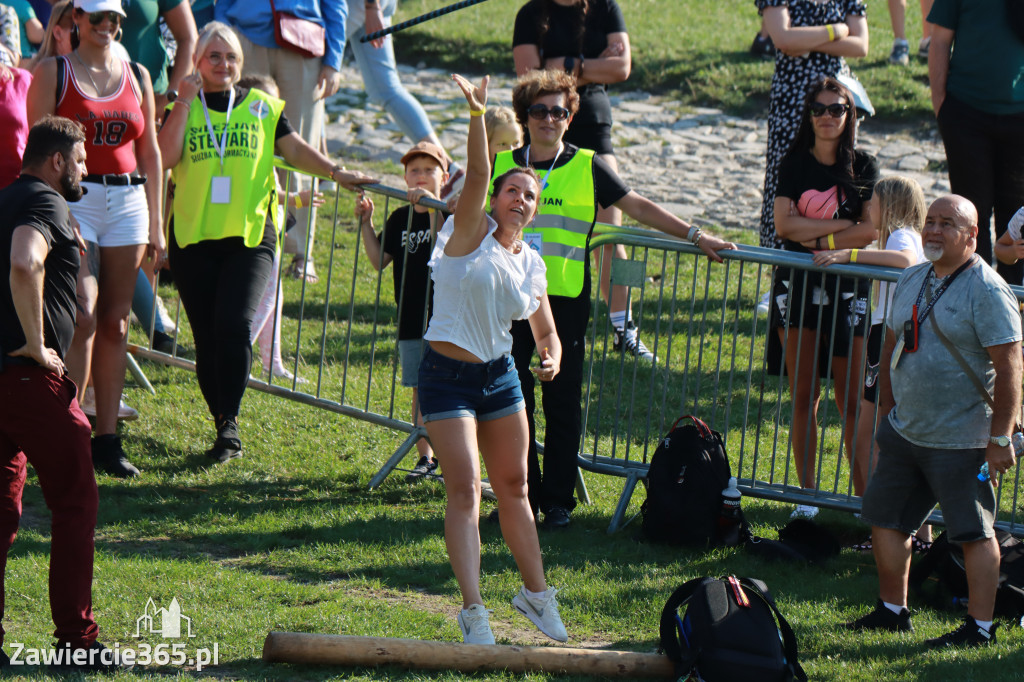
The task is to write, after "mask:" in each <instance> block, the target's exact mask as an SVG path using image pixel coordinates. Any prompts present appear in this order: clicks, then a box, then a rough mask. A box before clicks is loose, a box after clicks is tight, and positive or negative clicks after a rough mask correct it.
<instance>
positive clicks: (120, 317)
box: [95, 311, 128, 342]
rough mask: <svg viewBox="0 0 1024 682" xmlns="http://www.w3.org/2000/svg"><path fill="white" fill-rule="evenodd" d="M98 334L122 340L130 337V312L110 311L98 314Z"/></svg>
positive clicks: (117, 340) (96, 322) (112, 339)
mask: <svg viewBox="0 0 1024 682" xmlns="http://www.w3.org/2000/svg"><path fill="white" fill-rule="evenodd" d="M95 325H96V336H100V337H103V338H104V339H108V340H111V341H116V342H121V341H124V340H125V339H127V338H128V313H124V314H118V311H108V312H106V313H99V314H97V315H96V320H95Z"/></svg>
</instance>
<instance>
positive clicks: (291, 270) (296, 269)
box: [286, 256, 320, 284]
mask: <svg viewBox="0 0 1024 682" xmlns="http://www.w3.org/2000/svg"><path fill="white" fill-rule="evenodd" d="M286 272H287V274H288V276H289V277H291V278H292V279H302V278H303V277H305V278H306V282H307V283H308V284H316V283H317V282H319V281H320V277H319V276H318V275H317V274H316V269H315V268H314V267H313V263H312V261H307V260H306V259H305V258H302V257H301V256H296V257H295V258H293V259H292V263H291V265H289V266H288V270H287V271H286Z"/></svg>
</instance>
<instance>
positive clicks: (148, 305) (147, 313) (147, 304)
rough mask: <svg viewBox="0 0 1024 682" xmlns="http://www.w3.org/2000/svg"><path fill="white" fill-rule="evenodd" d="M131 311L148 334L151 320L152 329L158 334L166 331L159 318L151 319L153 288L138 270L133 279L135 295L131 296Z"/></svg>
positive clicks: (144, 274)
mask: <svg viewBox="0 0 1024 682" xmlns="http://www.w3.org/2000/svg"><path fill="white" fill-rule="evenodd" d="M132 311H133V312H134V313H135V317H137V318H139V323H140V324H142V328H143V329H145V330H146V333H147V334H148V333H149V321H150V320H153V328H154V329H155V330H156V331H158V332H161V333H163V332H165V331H167V330H166V329H164V323H163V322H162V321H161V320H160V316H159V315H157V316H156V317H155V318H154V317H153V287H151V286H150V284H149V279H147V278H146V273H145V272H143V271H142V268H139V274H138V275H137V276H136V277H135V293H134V294H132Z"/></svg>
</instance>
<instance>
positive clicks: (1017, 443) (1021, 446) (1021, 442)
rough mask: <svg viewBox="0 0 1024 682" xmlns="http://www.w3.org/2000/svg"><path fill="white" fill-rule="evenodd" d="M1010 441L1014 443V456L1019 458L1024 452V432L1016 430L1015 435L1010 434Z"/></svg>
mask: <svg viewBox="0 0 1024 682" xmlns="http://www.w3.org/2000/svg"><path fill="white" fill-rule="evenodd" d="M1010 442H1011V443H1012V444H1013V455H1014V457H1018V458H1019V457H1020V455H1021V453H1022V452H1024V432H1021V431H1014V432H1013V435H1012V436H1010Z"/></svg>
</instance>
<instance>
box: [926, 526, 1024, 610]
mask: <svg viewBox="0 0 1024 682" xmlns="http://www.w3.org/2000/svg"><path fill="white" fill-rule="evenodd" d="M996 540H997V541H998V542H999V554H1000V559H999V587H998V589H997V590H996V608H995V613H996V615H997V616H1005V617H1009V618H1013V619H1015V620H1016V619H1019V618H1021V616H1024V544H1022V543H1021V542H1020V541H1019V540H1017V538H1015V537H1013V536H1012V535H1010V534H1009V533H1007V532H1006V531H1005V530H1001V529H999V528H996ZM933 575H934V576H935V577H936V578H937V579H938V584H937V585H936V586H935V587H934V588H933V589H931V590H925V589H924V584H925V582H926V581H927V580H928V579H929V578H930V577H931V576H933ZM909 584H910V588H911V589H912V590H913V591H914V593H915V594H916V595H917V596H919V597H920V598H922V599H924V600H925V601H927V602H929V603H930V604H931V605H932V606H934V607H937V608H945V609H948V608H950V607H951V606H952V605H953V604H954V598H955V599H956V600H957V602H960V600H963V601H964V602H966V598H967V571H966V570H965V568H964V551H963V549H962V548H961V547H960V545H959V544H956V543H953V542H949V540H948V539H947V538H946V533H945V531H943V532H942V533H941V534H940V535H939V536H938V537H937V538H935V542H933V543H932V546H931V547H929V548H928V551H927V552H925V553H924V554H923V555H922V556H921V558H920V559H918V561H917V563H915V564H914V567H913V568H912V569H911V570H910V580H909Z"/></svg>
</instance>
